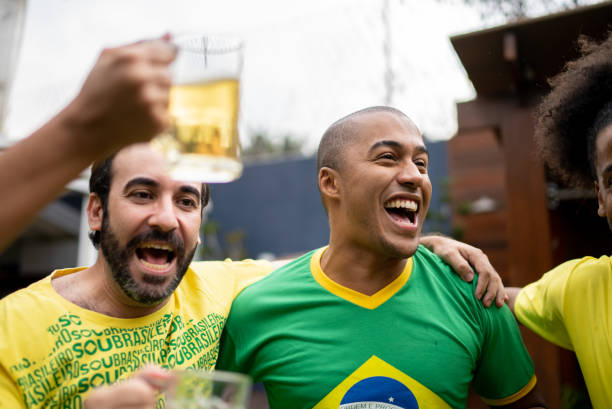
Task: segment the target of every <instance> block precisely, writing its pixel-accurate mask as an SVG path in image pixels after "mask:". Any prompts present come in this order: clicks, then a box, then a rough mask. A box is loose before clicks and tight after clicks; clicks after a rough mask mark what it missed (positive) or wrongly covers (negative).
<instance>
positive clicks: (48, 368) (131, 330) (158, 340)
mask: <svg viewBox="0 0 612 409" xmlns="http://www.w3.org/2000/svg"><path fill="white" fill-rule="evenodd" d="M82 269H83V268H73V269H65V270H57V271H55V272H54V273H53V274H51V275H50V276H48V277H46V278H44V279H42V280H41V281H38V282H36V283H34V284H32V285H31V286H30V287H28V288H26V289H23V290H20V291H17V292H16V293H13V294H11V295H9V296H7V297H6V298H4V299H2V300H1V301H0V408H3V409H4V408H25V407H28V408H41V407H62V408H63V407H66V408H80V407H81V405H82V400H83V396H85V395H86V394H87V393H88V392H89V391H90V390H91V388H92V387H95V386H99V385H101V384H109V383H113V382H115V381H117V380H120V379H125V378H126V377H128V376H129V375H130V374H131V373H133V372H134V371H135V370H137V369H138V368H139V367H141V366H143V365H144V364H146V363H150V362H152V363H156V364H158V365H161V366H164V367H167V368H175V367H177V368H178V367H180V368H186V367H194V368H202V369H210V368H213V367H214V365H215V362H216V359H217V353H218V349H219V337H220V336H221V331H222V329H223V326H224V324H225V321H226V319H227V315H228V313H229V310H230V306H231V303H232V301H233V299H234V297H236V295H238V293H239V292H240V291H242V289H243V288H244V287H246V286H247V285H249V284H251V283H252V282H254V281H257V280H258V279H259V278H261V277H263V276H264V275H266V274H267V273H269V272H270V271H271V270H272V266H271V264H270V263H268V262H259V261H257V262H255V261H248V260H247V261H243V262H231V261H230V260H226V261H219V262H196V263H192V265H191V268H190V269H189V270H188V271H187V273H186V274H185V277H184V278H183V280H182V282H181V284H180V285H179V286H178V288H177V289H176V291H175V292H174V294H173V295H172V296H171V297H170V299H169V301H168V303H167V304H166V305H164V307H162V308H161V309H160V310H159V311H156V312H155V313H153V314H150V315H147V316H145V317H140V318H135V319H120V318H113V317H108V316H106V315H103V314H99V313H96V312H93V311H90V310H86V309H83V308H80V307H79V306H77V305H75V304H72V303H70V302H69V301H67V300H66V299H64V298H63V297H61V296H60V295H59V294H57V293H56V292H55V290H54V289H53V287H52V285H51V280H52V279H53V278H54V277H57V276H60V275H66V274H72V273H75V272H77V271H80V270H82ZM158 406H159V403H158Z"/></svg>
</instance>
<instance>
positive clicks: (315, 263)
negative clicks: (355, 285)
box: [310, 246, 413, 310]
mask: <svg viewBox="0 0 612 409" xmlns="http://www.w3.org/2000/svg"><path fill="white" fill-rule="evenodd" d="M327 248H328V246H325V247H322V248H320V249H318V250H317V251H315V253H314V254H313V255H312V257H311V258H310V271H311V273H312V276H313V278H314V279H315V281H316V282H317V283H318V284H319V285H320V286H321V287H323V288H324V289H325V290H327V291H329V292H330V293H332V294H334V295H335V296H337V297H340V298H342V299H344V300H346V301H348V302H350V303H353V304H355V305H358V306H359V307H362V308H366V309H368V310H373V309H376V308H378V307H379V306H381V305H382V304H384V303H385V302H386V301H388V300H389V299H390V298H391V297H393V295H395V294H396V293H397V292H398V291H399V290H400V289H401V288H402V287H403V286H404V285H405V284H406V283H407V282H408V279H409V278H410V275H411V273H412V266H413V257H410V258H409V259H408V260H407V261H406V265H405V266H404V270H402V272H401V273H400V275H399V276H398V277H397V278H396V279H394V280H393V281H391V282H390V283H389V284H387V285H386V286H385V287H383V288H381V289H380V290H378V291H377V292H376V293H374V294H372V295H366V294H363V293H360V292H358V291H355V290H353V289H351V288H348V287H345V286H343V285H342V284H338V283H337V282H335V281H334V280H332V279H331V278H329V277H328V276H327V275H326V274H325V272H324V271H323V269H322V268H321V257H322V256H323V253H325V250H327Z"/></svg>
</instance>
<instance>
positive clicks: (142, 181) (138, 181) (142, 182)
mask: <svg viewBox="0 0 612 409" xmlns="http://www.w3.org/2000/svg"><path fill="white" fill-rule="evenodd" d="M134 186H149V187H155V188H159V187H160V184H159V183H158V182H156V181H155V180H153V179H149V178H145V177H138V178H134V179H132V180H130V181H129V182H127V183H126V184H125V187H124V188H123V191H124V192H126V191H127V190H128V189H130V188H131V187H134ZM179 191H181V192H183V193H189V194H192V195H194V196H195V197H196V199H197V200H198V201H199V200H200V197H201V195H200V191H199V190H198V189H196V188H195V187H193V186H189V185H182V186H181V187H180V188H179Z"/></svg>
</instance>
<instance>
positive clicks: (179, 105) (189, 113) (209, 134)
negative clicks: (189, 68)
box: [156, 78, 242, 183]
mask: <svg viewBox="0 0 612 409" xmlns="http://www.w3.org/2000/svg"><path fill="white" fill-rule="evenodd" d="M238 105H239V81H238V79H235V78H231V79H219V80H213V81H209V82H204V83H200V84H180V85H174V86H173V87H172V88H171V90H170V107H169V109H170V115H171V116H172V126H171V128H170V129H169V130H168V132H167V134H166V135H163V136H162V137H161V138H157V140H156V144H157V146H158V147H159V148H160V149H161V150H162V151H164V152H165V153H166V155H167V157H168V158H169V160H170V172H171V173H172V176H173V177H175V178H176V179H180V180H201V181H206V182H212V183H214V182H228V181H230V180H234V179H236V178H238V177H239V176H240V174H241V173H242V162H241V161H240V142H239V138H238V129H237V124H238V108H239V106H238Z"/></svg>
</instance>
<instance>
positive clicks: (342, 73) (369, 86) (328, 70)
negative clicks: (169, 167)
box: [4, 0, 484, 154]
mask: <svg viewBox="0 0 612 409" xmlns="http://www.w3.org/2000/svg"><path fill="white" fill-rule="evenodd" d="M383 4H384V0H334V1H329V0H308V1H295V0H258V1H249V0H224V1H210V0H88V1H82V0H28V1H27V10H26V20H25V29H24V34H23V42H22V48H21V50H20V55H19V59H18V63H17V71H16V74H15V77H14V83H13V87H12V91H11V94H10V99H9V106H8V112H7V117H6V122H5V127H4V135H5V137H6V138H8V139H9V140H16V139H18V138H21V137H23V136H25V135H27V134H29V133H30V132H32V131H33V130H34V129H36V128H37V127H39V126H40V125H42V123H44V122H45V121H46V120H48V119H49V118H50V117H51V116H52V115H53V114H55V113H56V112H58V111H59V110H60V109H61V108H62V107H63V106H64V105H65V104H66V103H67V102H68V101H69V100H70V99H71V98H72V97H73V96H74V95H76V93H77V92H78V90H79V88H80V86H81V84H82V82H83V80H84V79H85V76H86V74H87V72H88V71H89V69H90V68H91V67H92V65H93V64H94V62H95V60H96V58H97V56H98V54H99V52H100V51H101V49H102V48H103V47H108V46H114V45H119V44H123V43H127V42H131V41H135V40H138V39H141V38H150V37H156V36H160V35H162V34H164V33H166V32H171V33H181V32H204V33H217V34H232V35H238V36H240V37H242V38H244V40H245V43H246V51H245V65H244V69H243V75H242V79H241V80H242V83H241V93H242V94H241V118H242V119H241V125H242V133H241V138H242V143H243V144H248V140H249V137H250V136H251V135H254V134H255V133H264V134H266V135H268V136H270V137H271V138H272V139H276V140H278V139H280V138H282V137H284V136H285V135H291V136H292V137H294V138H296V139H298V140H301V141H303V142H304V151H305V152H304V153H306V154H308V153H312V152H314V150H315V149H316V146H317V144H318V140H319V138H320V135H321V134H322V133H323V132H324V130H325V129H326V128H327V126H329V125H330V124H331V123H332V122H333V121H335V120H336V119H338V118H340V117H341V116H344V115H346V114H349V113H351V112H353V111H355V110H357V109H360V108H364V107H366V106H371V105H380V104H383V103H384V95H385V87H384V73H385V64H384V58H383V44H384V39H385V35H384V27H383V20H382V17H381V16H382V8H383ZM388 4H389V15H390V19H389V32H390V36H391V43H390V44H391V69H392V72H393V74H394V78H395V81H394V84H395V86H394V89H393V98H392V103H391V105H393V106H395V107H397V108H399V109H401V110H402V111H404V112H405V113H407V114H408V115H409V116H411V117H412V118H413V119H414V120H415V122H416V123H417V124H418V125H419V126H420V128H421V130H422V131H423V133H424V134H425V135H426V136H427V137H428V138H430V139H433V140H439V139H449V138H450V137H452V136H453V135H454V133H455V132H456V126H457V125H456V112H455V103H456V102H457V101H465V100H469V99H472V98H473V97H474V95H475V94H474V90H473V87H472V86H471V84H470V82H469V80H468V79H467V78H466V76H465V72H464V70H463V68H462V66H461V64H460V62H459V60H458V58H457V56H456V54H455V53H454V51H453V49H452V46H451V44H450V41H449V35H451V34H458V33H465V32H469V31H474V30H475V29H480V28H482V27H483V26H484V24H483V22H482V20H481V17H480V15H479V14H478V13H477V12H476V11H475V10H473V9H470V8H468V7H465V6H461V5H458V4H454V5H453V4H448V3H444V2H437V1H433V0H389V2H388Z"/></svg>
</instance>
